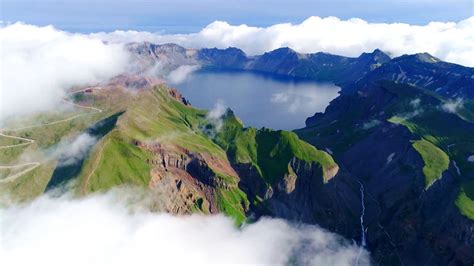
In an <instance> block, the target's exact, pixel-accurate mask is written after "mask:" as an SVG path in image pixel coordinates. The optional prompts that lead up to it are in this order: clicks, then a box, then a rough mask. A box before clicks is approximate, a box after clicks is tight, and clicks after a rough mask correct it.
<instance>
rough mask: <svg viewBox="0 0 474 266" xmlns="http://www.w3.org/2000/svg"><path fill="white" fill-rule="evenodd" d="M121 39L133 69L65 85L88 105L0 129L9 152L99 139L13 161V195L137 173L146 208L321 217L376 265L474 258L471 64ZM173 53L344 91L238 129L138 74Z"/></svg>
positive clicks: (131, 179) (239, 218) (163, 64)
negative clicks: (80, 148) (92, 82)
mask: <svg viewBox="0 0 474 266" xmlns="http://www.w3.org/2000/svg"><path fill="white" fill-rule="evenodd" d="M127 48H128V49H129V50H130V51H131V52H132V55H133V59H134V64H132V65H131V67H130V68H131V71H132V72H134V74H133V75H132V74H130V73H128V74H124V75H122V76H119V77H117V78H115V79H114V80H112V81H111V82H110V83H109V84H103V85H101V86H100V87H90V88H87V89H85V90H80V91H77V92H76V93H73V94H71V95H72V97H71V99H70V100H71V101H74V103H76V104H77V105H79V106H89V105H93V106H94V107H95V108H96V109H94V110H95V111H94V112H89V113H87V116H86V115H84V114H81V116H80V117H81V118H79V119H77V120H74V119H63V121H64V123H55V122H50V123H49V124H48V126H46V127H35V128H26V129H21V130H10V131H8V130H7V131H4V132H2V133H3V134H4V135H3V136H0V137H1V140H2V143H4V144H5V145H7V146H5V147H7V148H2V149H0V158H2V160H3V161H6V162H11V163H14V162H19V161H20V160H21V158H28V156H21V155H22V153H23V152H24V153H28V152H31V151H35V152H40V151H41V150H48V149H51V147H53V146H54V145H57V144H58V143H59V141H61V139H62V138H68V137H69V136H74V135H77V134H79V133H80V132H85V133H87V134H90V135H92V136H94V137H95V138H96V139H97V144H95V146H94V147H93V148H91V149H90V151H89V155H88V156H87V157H86V158H84V159H83V160H80V161H78V162H76V163H75V164H70V165H61V164H59V165H58V164H57V163H58V162H63V161H68V158H60V159H45V161H41V162H35V165H34V167H35V168H34V170H33V168H28V169H26V170H24V171H23V172H18V173H8V175H7V177H6V179H8V180H9V182H4V183H5V184H3V183H0V188H2V186H3V187H5V188H7V189H9V191H10V192H11V193H13V194H14V195H18V197H19V198H21V199H24V198H29V197H34V196H37V195H40V194H41V193H43V192H44V191H45V190H50V189H53V188H57V187H58V186H61V185H63V184H65V183H66V182H68V181H70V180H75V181H76V182H75V183H74V186H73V189H74V190H75V191H76V192H77V194H78V195H86V194H89V193H93V192H97V191H104V190H107V189H111V188H113V187H115V186H119V185H123V184H133V185H137V186H142V187H145V188H148V189H149V191H150V193H152V194H153V193H155V194H156V195H157V196H156V197H155V198H154V201H153V202H150V206H149V207H150V209H152V210H159V211H163V210H164V211H168V212H171V213H176V214H182V213H203V214H214V213H224V214H226V215H228V216H231V217H233V218H234V219H235V220H236V223H237V224H241V223H243V222H251V221H252V220H254V219H257V218H259V217H262V216H272V217H280V218H285V219H289V220H293V221H298V222H304V223H310V224H319V225H321V226H322V227H324V228H326V229H328V230H330V231H332V232H336V233H338V234H341V235H343V236H345V237H346V238H348V239H355V240H356V241H357V242H358V243H359V244H361V245H363V246H364V247H365V248H367V249H368V250H369V251H370V252H371V257H372V259H373V262H374V263H375V264H377V265H472V264H473V263H474V99H473V98H474V68H469V67H464V66H460V65H456V64H451V63H446V62H442V61H440V60H439V59H437V58H435V57H433V56H431V55H429V54H426V53H423V54H415V55H404V56H400V57H397V58H391V57H390V56H389V55H387V54H385V53H384V52H383V51H380V50H375V51H373V52H372V53H364V54H362V55H360V56H359V57H357V58H350V57H343V56H338V55H331V54H327V53H315V54H301V53H297V52H295V51H293V50H291V49H289V48H281V49H277V50H274V51H271V52H268V53H265V54H263V55H258V56H247V55H246V54H245V53H244V52H243V51H242V50H239V49H237V48H227V49H216V48H212V49H186V48H183V47H180V46H178V45H175V44H164V45H156V44H151V43H132V44H129V45H128V46H127ZM157 63H158V64H157ZM183 65H192V66H194V65H199V66H200V67H204V68H218V69H231V70H239V71H257V72H264V73H269V74H272V75H281V76H285V77H286V76H288V77H294V78H301V79H310V80H315V81H321V82H332V83H334V84H336V85H338V86H340V87H341V92H340V95H339V97H337V98H336V99H335V100H333V101H332V102H331V103H330V105H329V106H328V107H327V109H326V110H325V112H324V113H316V114H315V115H314V116H311V117H309V118H308V119H307V120H306V127H304V128H301V129H296V130H294V131H281V130H278V131H275V130H271V129H265V128H262V129H255V128H251V127H244V126H243V123H242V121H240V119H239V118H238V117H236V116H235V115H234V113H233V112H232V110H227V111H226V112H225V113H224V114H223V115H222V116H221V117H219V122H218V123H217V122H216V121H214V120H212V119H209V113H208V111H205V110H199V109H196V108H193V107H192V106H191V105H190V104H189V102H188V101H187V100H186V99H184V97H183V96H182V95H181V94H180V93H179V92H178V91H177V90H175V89H171V88H168V87H167V86H165V85H163V84H160V83H161V80H160V79H156V78H155V79H152V78H145V77H143V76H144V75H143V74H154V73H169V72H172V71H174V70H176V69H178V68H179V67H180V66H183ZM124 87H129V88H133V89H134V93H129V92H127V91H126V90H124V89H123V88H124ZM83 108H84V107H83ZM86 108H87V107H86ZM98 108H100V110H99V109H98ZM71 112H72V111H71ZM83 112H84V111H83ZM57 116H58V114H54V116H52V118H51V119H53V118H54V119H59V118H57ZM29 119H30V120H31V121H34V122H35V123H36V120H35V119H36V117H31V118H29ZM41 119H49V117H48V115H43V116H42V117H41ZM24 121H28V118H25V119H24ZM23 123H24V122H23ZM5 135H7V136H10V138H9V139H7V138H5ZM11 136H17V137H21V138H16V139H14V138H12V137H11ZM22 138H23V139H22ZM8 141H10V142H11V143H9V142H8ZM25 141H28V142H25ZM10 148H14V149H24V150H21V151H18V150H13V151H12V150H10ZM3 161H2V162H3ZM20 170H21V169H20ZM64 173H67V174H64ZM20 176H21V178H19V177H20ZM2 184H3V185H2ZM155 194H153V195H155ZM295 259H296V260H297V258H295Z"/></svg>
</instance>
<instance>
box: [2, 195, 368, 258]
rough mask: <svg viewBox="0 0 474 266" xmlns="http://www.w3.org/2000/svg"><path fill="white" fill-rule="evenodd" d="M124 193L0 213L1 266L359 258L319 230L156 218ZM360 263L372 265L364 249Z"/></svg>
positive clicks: (271, 222) (40, 202)
mask: <svg viewBox="0 0 474 266" xmlns="http://www.w3.org/2000/svg"><path fill="white" fill-rule="evenodd" d="M123 193H127V192H126V190H113V191H110V192H108V193H107V194H102V195H93V196H89V197H86V198H82V199H74V198H71V197H70V196H69V195H64V196H62V197H50V196H48V195H44V196H41V197H39V198H37V199H36V200H34V201H33V202H30V203H26V204H22V205H16V206H10V207H8V208H3V209H0V224H1V225H2V227H1V230H0V264H2V265H10V266H16V265H18V266H20V265H50V266H55V265H64V264H67V265H73V266H74V265H81V266H82V265H90V266H93V265H118V266H120V265H171V264H173V265H178V264H180V265H182V264H192V265H202V264H230V263H233V264H265V265H285V264H287V263H288V262H289V261H293V262H297V263H301V264H304V265H341V266H342V265H354V264H355V262H356V260H357V256H358V253H359V247H358V246H356V245H354V244H351V243H350V242H348V241H346V240H344V239H342V238H341V237H339V236H337V235H335V234H333V233H329V232H327V231H325V230H323V229H321V228H319V227H317V226H309V225H297V224H291V223H288V222H286V221H283V220H279V219H269V218H264V219H261V220H259V221H257V222H256V223H253V224H247V225H244V226H243V227H242V228H238V227H236V226H235V224H234V221H233V220H231V219H229V218H226V217H224V216H221V215H214V216H201V215H190V216H171V215H169V214H165V213H150V212H147V211H144V210H143V209H140V208H137V206H136V205H135V206H131V205H130V201H128V203H127V201H126V200H123V198H127V197H128V196H130V195H128V196H127V195H126V194H125V195H124V194H123ZM135 196H136V195H135ZM135 196H134V197H135ZM117 199H122V200H117ZM135 203H136V202H135ZM132 205H133V204H132ZM359 263H360V265H364V264H365V265H367V264H368V263H369V255H368V253H367V252H366V251H363V252H362V257H361V258H359Z"/></svg>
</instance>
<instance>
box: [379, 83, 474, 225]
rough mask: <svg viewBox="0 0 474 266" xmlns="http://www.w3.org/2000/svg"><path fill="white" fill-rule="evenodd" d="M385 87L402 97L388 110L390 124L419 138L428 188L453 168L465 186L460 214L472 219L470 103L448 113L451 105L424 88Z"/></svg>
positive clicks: (417, 146) (416, 145)
mask: <svg viewBox="0 0 474 266" xmlns="http://www.w3.org/2000/svg"><path fill="white" fill-rule="evenodd" d="M384 87H385V88H386V89H387V90H388V91H390V92H392V93H394V94H396V95H397V96H398V98H397V101H396V102H395V103H394V104H393V105H391V106H389V107H388V108H387V110H386V112H387V115H388V116H389V117H390V118H389V119H388V121H390V122H392V123H396V124H400V125H403V126H405V127H406V128H408V130H410V132H412V134H413V135H414V136H415V137H419V138H421V140H418V141H415V142H414V143H413V147H414V148H415V150H416V151H418V153H420V156H421V157H422V158H423V161H424V163H425V165H424V167H423V174H424V175H425V184H426V187H429V186H430V185H431V184H432V183H433V182H434V181H435V180H436V179H437V178H439V177H440V176H441V175H442V173H443V172H444V171H446V170H447V169H448V167H449V165H450V163H452V164H453V167H454V168H455V169H456V170H455V171H453V172H452V174H453V175H455V176H457V178H458V181H459V183H460V184H461V188H460V191H461V192H460V194H459V197H458V199H457V201H456V205H457V206H458V208H459V210H460V212H461V213H462V214H464V215H466V216H467V217H469V218H471V219H472V217H473V216H472V215H469V213H472V210H473V209H474V193H465V191H466V189H465V187H466V184H467V183H468V182H469V177H468V175H469V174H470V173H473V172H474V163H472V162H469V161H468V160H467V158H468V157H469V156H470V155H471V154H473V153H474V124H473V123H472V120H471V118H470V116H471V113H472V112H474V110H472V109H471V108H472V106H471V103H470V102H466V103H465V104H464V105H460V106H459V108H458V109H455V110H454V111H449V112H448V111H447V110H446V109H445V108H444V106H445V105H446V104H447V103H449V100H448V99H445V98H443V97H441V96H439V95H436V94H434V93H433V92H429V91H425V90H423V89H421V88H418V87H414V86H409V85H401V84H395V83H388V82H387V83H384Z"/></svg>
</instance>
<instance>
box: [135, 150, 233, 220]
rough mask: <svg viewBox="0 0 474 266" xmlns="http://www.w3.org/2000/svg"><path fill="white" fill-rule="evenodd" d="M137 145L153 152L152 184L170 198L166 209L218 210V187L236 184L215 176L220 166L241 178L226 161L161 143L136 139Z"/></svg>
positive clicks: (177, 212)
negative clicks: (216, 196)
mask: <svg viewBox="0 0 474 266" xmlns="http://www.w3.org/2000/svg"><path fill="white" fill-rule="evenodd" d="M134 145H136V146H137V147H139V148H141V149H143V150H146V151H148V152H150V153H151V154H153V157H152V158H151V159H148V160H147V163H148V164H150V165H152V170H151V180H150V182H149V187H150V188H151V189H153V190H157V191H161V192H162V193H163V194H165V195H166V197H167V198H168V199H167V201H166V202H167V203H168V204H166V205H165V206H166V207H165V209H164V211H168V212H171V213H175V214H184V213H193V212H195V211H202V212H204V213H209V214H216V213H218V212H219V206H218V203H217V200H216V198H215V195H216V190H217V189H218V188H223V189H229V188H232V187H236V184H234V183H232V182H226V181H224V180H222V179H220V178H217V177H216V174H215V171H216V169H218V170H219V171H221V172H224V173H225V174H227V175H229V176H231V177H233V178H235V179H237V180H238V176H237V174H236V172H235V171H234V170H233V169H232V167H231V166H230V165H228V162H227V161H222V159H219V158H216V157H213V156H210V155H203V154H199V153H193V152H190V151H188V150H186V149H184V148H180V147H176V146H168V145H162V144H160V143H143V142H140V141H134ZM161 211H163V210H161Z"/></svg>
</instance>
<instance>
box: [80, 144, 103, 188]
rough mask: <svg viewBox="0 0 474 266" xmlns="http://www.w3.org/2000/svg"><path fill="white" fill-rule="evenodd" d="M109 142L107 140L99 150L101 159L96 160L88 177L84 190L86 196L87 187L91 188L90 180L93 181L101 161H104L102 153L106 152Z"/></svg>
mask: <svg viewBox="0 0 474 266" xmlns="http://www.w3.org/2000/svg"><path fill="white" fill-rule="evenodd" d="M108 141H109V140H108V139H107V140H106V141H105V142H104V144H103V145H102V146H101V147H100V150H99V157H97V159H95V160H94V162H93V164H94V166H93V168H92V170H91V172H90V173H89V174H88V175H87V177H86V181H85V183H84V187H83V188H82V192H83V193H84V194H86V192H87V191H86V189H87V187H88V186H89V180H90V179H91V177H92V175H93V174H94V173H95V170H96V169H97V167H98V166H99V163H100V160H102V152H103V151H104V147H105V146H106V145H107V142H108Z"/></svg>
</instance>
